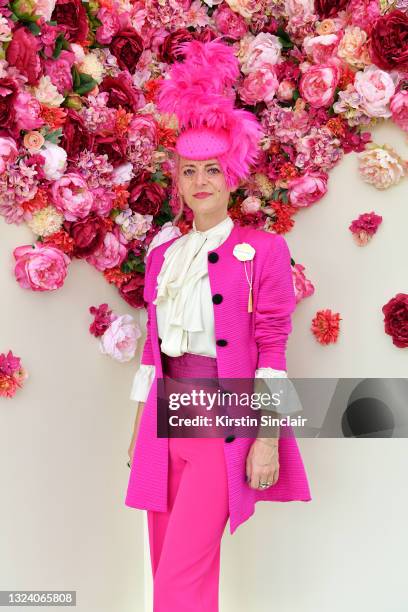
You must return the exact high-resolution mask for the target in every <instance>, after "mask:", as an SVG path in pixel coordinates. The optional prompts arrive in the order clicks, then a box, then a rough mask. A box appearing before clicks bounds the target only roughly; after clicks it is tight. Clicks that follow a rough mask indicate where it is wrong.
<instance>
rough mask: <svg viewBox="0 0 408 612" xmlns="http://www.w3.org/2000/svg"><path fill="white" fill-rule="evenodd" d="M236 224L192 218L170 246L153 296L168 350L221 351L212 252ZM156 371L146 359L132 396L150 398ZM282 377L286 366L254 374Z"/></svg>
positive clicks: (171, 352)
mask: <svg viewBox="0 0 408 612" xmlns="http://www.w3.org/2000/svg"><path fill="white" fill-rule="evenodd" d="M233 227H234V223H233V221H232V219H231V217H229V216H228V217H226V218H225V219H223V220H222V221H221V222H220V223H217V225H214V226H213V227H211V228H210V229H208V230H205V231H199V230H197V229H196V226H195V222H194V221H193V227H192V229H191V230H190V232H188V233H187V234H184V235H183V236H181V237H180V238H178V239H177V240H175V241H174V242H173V243H172V244H171V245H170V246H169V248H168V249H167V250H166V252H165V254H164V261H163V265H162V268H161V270H160V273H159V275H158V277H157V297H156V299H155V300H154V304H155V305H156V315H157V327H158V335H159V338H161V340H162V343H161V347H160V348H161V351H162V352H163V353H165V354H166V355H170V356H172V357H177V356H179V355H182V354H183V353H196V354H198V355H207V356H209V357H216V356H217V353H216V344H215V329H214V311H213V305H212V296H211V288H210V282H209V278H208V261H207V255H208V251H211V250H213V249H216V248H218V247H219V246H220V245H221V244H222V243H223V242H224V241H225V240H226V239H227V238H228V236H229V234H230V232H231V230H232V228H233ZM154 376H155V366H154V365H146V364H141V365H140V367H139V369H138V371H137V372H136V374H135V376H134V379H133V385H132V390H131V394H130V399H132V400H135V401H139V402H145V401H146V399H147V396H148V393H149V390H150V387H151V385H152V382H153V380H154ZM279 377H285V378H286V377H287V373H286V371H284V370H275V369H273V368H258V369H257V370H256V371H255V378H279Z"/></svg>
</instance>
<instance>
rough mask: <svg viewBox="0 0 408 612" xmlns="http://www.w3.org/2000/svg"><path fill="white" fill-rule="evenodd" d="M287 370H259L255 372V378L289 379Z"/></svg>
mask: <svg viewBox="0 0 408 612" xmlns="http://www.w3.org/2000/svg"><path fill="white" fill-rule="evenodd" d="M287 377H288V373H287V372H286V370H274V369H273V368H258V369H257V370H255V378H287Z"/></svg>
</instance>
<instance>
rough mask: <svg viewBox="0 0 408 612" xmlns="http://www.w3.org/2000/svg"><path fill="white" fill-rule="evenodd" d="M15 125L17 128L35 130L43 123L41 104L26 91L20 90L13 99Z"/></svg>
mask: <svg viewBox="0 0 408 612" xmlns="http://www.w3.org/2000/svg"><path fill="white" fill-rule="evenodd" d="M14 112H15V117H16V127H17V129H19V130H28V131H30V130H35V129H37V128H39V127H41V126H43V125H44V119H42V117H41V104H40V103H39V102H38V100H37V99H36V98H34V97H33V96H32V95H31V94H30V93H28V91H22V92H20V93H19V94H18V95H17V97H16V101H15V105H14Z"/></svg>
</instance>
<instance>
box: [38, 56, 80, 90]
mask: <svg viewBox="0 0 408 612" xmlns="http://www.w3.org/2000/svg"><path fill="white" fill-rule="evenodd" d="M74 60H75V54H74V53H72V51H66V50H64V51H61V53H60V55H59V57H58V59H48V60H45V62H44V68H45V74H46V75H47V76H49V77H50V80H51V82H52V83H53V85H55V87H56V88H57V89H58V91H59V93H60V94H64V93H66V92H68V91H71V89H72V74H71V68H72V66H73V64H74Z"/></svg>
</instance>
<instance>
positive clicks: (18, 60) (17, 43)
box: [6, 27, 41, 85]
mask: <svg viewBox="0 0 408 612" xmlns="http://www.w3.org/2000/svg"><path fill="white" fill-rule="evenodd" d="M39 48H40V45H39V42H38V39H37V38H36V37H35V36H34V34H31V32H30V31H29V30H27V28H25V27H21V28H18V29H17V30H14V32H13V38H12V39H11V41H10V44H9V46H8V47H7V51H6V60H7V61H8V63H9V64H10V65H11V66H15V67H16V68H17V69H18V70H19V71H20V72H21V74H24V76H26V77H27V84H28V85H37V83H38V80H39V78H40V76H41V61H40V57H39V55H38V50H39Z"/></svg>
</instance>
